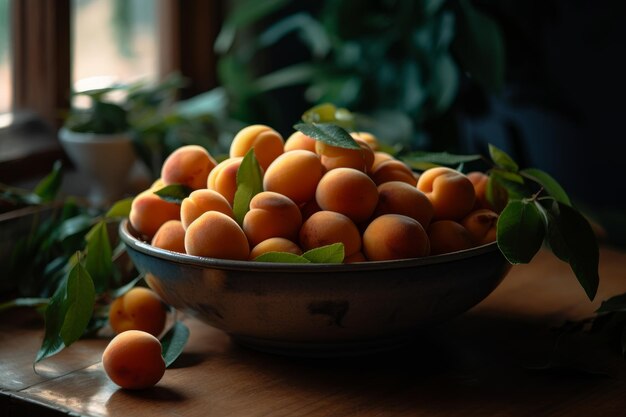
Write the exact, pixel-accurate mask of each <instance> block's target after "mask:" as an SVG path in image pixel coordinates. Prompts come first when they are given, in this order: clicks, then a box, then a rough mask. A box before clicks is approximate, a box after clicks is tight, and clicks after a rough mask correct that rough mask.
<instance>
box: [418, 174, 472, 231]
mask: <svg viewBox="0 0 626 417" xmlns="http://www.w3.org/2000/svg"><path fill="white" fill-rule="evenodd" d="M417 189H418V190H420V191H422V192H423V193H424V194H426V195H427V196H428V198H429V199H430V202H431V203H432V204H433V208H434V209H435V215H434V219H436V220H460V219H462V218H463V217H465V216H466V215H467V214H468V213H469V212H470V211H471V210H472V208H473V207H474V201H475V200H476V194H475V193H474V186H473V185H472V182H471V181H470V180H469V179H468V178H467V176H465V175H464V174H463V173H461V172H459V171H457V170H454V169H452V168H447V167H436V168H430V169H427V170H426V171H424V172H423V173H422V175H421V176H420V177H419V180H418V182H417Z"/></svg>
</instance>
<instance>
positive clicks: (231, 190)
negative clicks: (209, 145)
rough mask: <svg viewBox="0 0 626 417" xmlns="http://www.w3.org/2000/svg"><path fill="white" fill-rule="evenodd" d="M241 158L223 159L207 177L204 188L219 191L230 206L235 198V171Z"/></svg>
mask: <svg viewBox="0 0 626 417" xmlns="http://www.w3.org/2000/svg"><path fill="white" fill-rule="evenodd" d="M242 160H243V157H241V156H239V157H235V158H228V159H225V160H223V161H222V162H220V163H219V164H217V166H216V167H215V168H214V169H213V171H211V173H210V174H209V177H208V178H207V184H206V188H208V189H209V190H214V191H217V192H218V193H220V194H221V195H222V196H224V198H226V201H228V204H230V205H231V206H232V205H233V201H234V200H235V192H237V171H238V170H239V166H240V165H241V161H242Z"/></svg>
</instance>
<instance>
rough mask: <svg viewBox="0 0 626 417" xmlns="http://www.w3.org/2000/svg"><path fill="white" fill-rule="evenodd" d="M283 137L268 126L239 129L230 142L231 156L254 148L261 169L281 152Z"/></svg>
mask: <svg viewBox="0 0 626 417" xmlns="http://www.w3.org/2000/svg"><path fill="white" fill-rule="evenodd" d="M284 145H285V143H284V141H283V137H282V136H281V135H280V133H278V132H277V131H275V130H274V129H272V128H271V127H269V126H265V125H251V126H247V127H244V128H243V129H241V130H240V131H239V132H238V133H237V134H236V135H235V137H234V139H233V141H232V142H231V144H230V153H229V156H230V157H231V158H235V157H239V156H240V157H243V156H245V155H246V153H247V152H248V151H249V150H250V149H252V148H254V156H255V157H256V159H257V161H258V162H259V165H260V166H261V168H262V169H263V170H266V169H267V167H268V166H269V165H270V164H271V163H272V161H274V159H276V158H277V157H278V155H280V154H282V153H283V147H284Z"/></svg>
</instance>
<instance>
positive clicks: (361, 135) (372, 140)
mask: <svg viewBox="0 0 626 417" xmlns="http://www.w3.org/2000/svg"><path fill="white" fill-rule="evenodd" d="M350 136H352V137H353V138H354V139H359V140H362V141H363V142H365V143H367V144H368V145H369V147H370V148H371V149H372V151H374V152H375V151H378V149H379V148H380V145H379V143H378V139H377V138H376V136H374V135H373V134H371V133H370V132H352V133H350Z"/></svg>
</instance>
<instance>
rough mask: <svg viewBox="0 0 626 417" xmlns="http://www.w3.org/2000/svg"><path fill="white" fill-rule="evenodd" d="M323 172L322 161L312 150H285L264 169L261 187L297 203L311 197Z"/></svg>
mask: <svg viewBox="0 0 626 417" xmlns="http://www.w3.org/2000/svg"><path fill="white" fill-rule="evenodd" d="M323 172H324V168H323V166H322V162H321V161H320V158H319V157H318V156H317V155H316V154H314V153H313V152H309V151H304V150H299V149H297V150H294V151H289V152H285V153H284V154H282V155H280V156H279V157H278V158H276V159H275V160H274V162H272V163H271V164H270V166H269V167H268V168H267V171H265V175H264V177H263V189H264V190H265V191H274V192H277V193H280V194H283V195H285V196H287V197H289V198H290V199H291V200H292V201H293V202H294V203H296V204H298V205H299V204H302V203H306V202H307V201H309V200H311V199H313V197H314V196H315V189H316V188H317V184H318V183H319V181H320V179H321V178H322V174H323Z"/></svg>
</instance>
